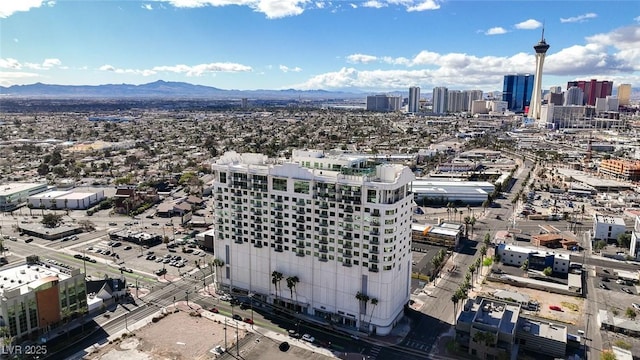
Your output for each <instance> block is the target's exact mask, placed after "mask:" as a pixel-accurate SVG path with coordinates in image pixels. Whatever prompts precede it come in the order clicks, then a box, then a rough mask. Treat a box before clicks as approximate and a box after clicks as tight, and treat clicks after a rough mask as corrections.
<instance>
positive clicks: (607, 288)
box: [600, 283, 609, 290]
mask: <svg viewBox="0 0 640 360" xmlns="http://www.w3.org/2000/svg"><path fill="white" fill-rule="evenodd" d="M600 288H601V289H604V290H609V287H608V286H607V285H605V284H603V283H600Z"/></svg>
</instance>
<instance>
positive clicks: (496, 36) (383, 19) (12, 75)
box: [0, 0, 640, 93]
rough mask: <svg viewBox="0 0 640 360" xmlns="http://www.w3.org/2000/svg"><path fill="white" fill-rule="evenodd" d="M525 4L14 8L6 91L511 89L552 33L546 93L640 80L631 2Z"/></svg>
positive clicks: (5, 13) (173, 1)
mask: <svg viewBox="0 0 640 360" xmlns="http://www.w3.org/2000/svg"><path fill="white" fill-rule="evenodd" d="M525 2H529V3H531V4H533V2H532V1H518V2H501V1H495V2H490V1H483V2H469V1H448V2H443V1H437V0H426V1H425V0H420V1H417V0H370V1H366V2H362V1H356V2H327V1H316V2H310V1H304V0H281V1H267V0H237V1H235V0H224V1H223V0H188V1H187V0H167V1H164V0H156V1H137V0H136V1H106V2H75V1H67V0H60V1H43V0H30V1H23V2H8V1H6V2H2V3H0V22H1V23H2V33H1V34H0V48H1V49H2V52H1V53H0V85H2V86H10V85H25V84H33V83H36V82H41V83H47V84H61V85H99V84H121V83H127V84H145V83H150V82H153V81H156V80H165V81H179V82H188V83H192V84H198V85H206V86H213V87H217V88H221V89H239V90H253V89H275V90H278V89H288V88H293V89H300V90H315V89H323V90H329V91H331V90H336V91H365V92H390V91H403V92H408V89H409V87H411V86H418V87H420V88H421V89H423V92H425V93H426V92H427V90H431V89H433V88H434V87H447V88H449V89H459V90H471V89H480V90H483V91H485V92H489V91H500V90H501V89H502V80H503V77H504V75H507V74H515V73H530V74H534V73H535V54H534V51H533V50H532V45H534V44H535V43H536V42H537V41H538V40H539V38H540V31H541V29H542V26H543V23H544V27H545V37H546V38H547V41H548V42H549V43H551V44H553V46H552V48H551V49H550V50H549V52H548V54H547V56H546V59H545V66H544V77H543V83H542V88H543V90H546V89H549V88H550V87H551V86H554V85H561V86H563V88H564V85H565V84H566V83H567V82H568V81H572V80H589V79H592V78H598V79H608V80H610V81H613V83H614V84H616V85H617V84H622V83H630V84H632V85H635V84H639V83H640V52H638V51H637V49H638V48H640V9H638V8H636V10H637V11H636V12H635V13H634V12H633V7H629V4H633V2H629V1H614V2H606V1H560V2H554V6H553V11H551V10H550V8H549V7H548V6H537V5H536V6H527V5H523V3H525ZM536 4H537V3H536ZM232 5H233V6H232ZM523 7H526V8H527V9H528V10H527V12H526V13H525V12H523V11H522V8H523ZM630 10H631V12H630ZM52 19H56V20H55V21H52ZM372 24H375V25H373V26H372ZM400 25H401V26H400ZM32 29H38V31H33V30H32ZM409 36H415V37H416V38H415V39H410V40H411V41H406V40H407V37H409ZM563 90H566V89H563Z"/></svg>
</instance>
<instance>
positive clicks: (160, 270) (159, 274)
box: [155, 268, 167, 276]
mask: <svg viewBox="0 0 640 360" xmlns="http://www.w3.org/2000/svg"><path fill="white" fill-rule="evenodd" d="M166 273H167V269H165V268H162V269H158V270H156V271H155V274H156V275H158V276H161V275H164V274H166Z"/></svg>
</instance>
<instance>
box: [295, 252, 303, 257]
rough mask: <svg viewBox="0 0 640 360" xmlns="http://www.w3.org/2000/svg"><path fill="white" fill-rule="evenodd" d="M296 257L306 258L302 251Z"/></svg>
mask: <svg viewBox="0 0 640 360" xmlns="http://www.w3.org/2000/svg"><path fill="white" fill-rule="evenodd" d="M296 256H300V257H304V252H302V251H298V252H297V253H296Z"/></svg>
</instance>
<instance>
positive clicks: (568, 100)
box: [564, 86, 584, 106]
mask: <svg viewBox="0 0 640 360" xmlns="http://www.w3.org/2000/svg"><path fill="white" fill-rule="evenodd" d="M583 104H584V92H583V91H582V89H580V88H579V87H577V86H572V87H570V88H568V89H567V92H566V93H565V94H564V105H565V106H566V105H583Z"/></svg>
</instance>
